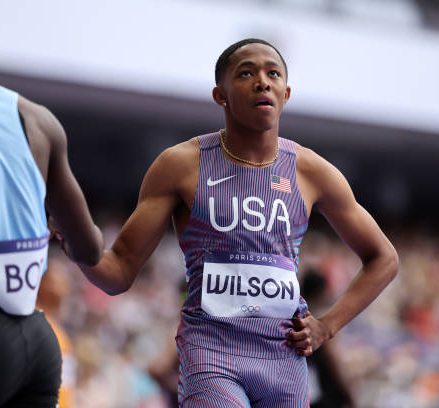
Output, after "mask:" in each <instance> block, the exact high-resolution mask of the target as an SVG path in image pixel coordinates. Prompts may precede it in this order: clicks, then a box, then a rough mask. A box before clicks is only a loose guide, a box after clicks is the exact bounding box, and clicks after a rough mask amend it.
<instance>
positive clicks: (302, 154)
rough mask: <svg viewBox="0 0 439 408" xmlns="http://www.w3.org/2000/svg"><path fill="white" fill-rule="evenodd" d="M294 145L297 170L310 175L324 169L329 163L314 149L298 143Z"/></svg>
mask: <svg viewBox="0 0 439 408" xmlns="http://www.w3.org/2000/svg"><path fill="white" fill-rule="evenodd" d="M295 145H296V154H297V164H296V166H297V170H298V171H299V172H301V173H303V174H304V175H308V176H311V175H313V174H314V173H316V172H317V173H318V172H320V171H322V170H324V169H325V168H326V167H328V166H331V164H330V163H329V162H328V161H327V160H325V159H324V158H323V157H322V156H320V155H318V154H317V153H316V152H315V151H314V150H312V149H309V148H307V147H304V146H302V145H300V144H298V143H295Z"/></svg>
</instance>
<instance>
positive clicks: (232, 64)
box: [229, 43, 284, 69]
mask: <svg viewBox="0 0 439 408" xmlns="http://www.w3.org/2000/svg"><path fill="white" fill-rule="evenodd" d="M244 62H251V63H262V64H266V63H275V64H276V65H279V66H280V67H282V68H284V66H283V63H282V59H281V58H280V56H279V54H278V53H277V52H276V51H275V50H274V49H273V48H272V47H270V46H269V45H266V44H260V43H252V44H247V45H244V46H242V47H241V48H238V49H237V50H236V51H235V52H234V53H233V54H232V55H231V56H230V58H229V68H231V69H233V68H236V67H237V66H239V65H241V64H242V63H244Z"/></svg>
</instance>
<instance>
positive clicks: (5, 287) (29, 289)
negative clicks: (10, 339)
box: [0, 236, 48, 315]
mask: <svg viewBox="0 0 439 408" xmlns="http://www.w3.org/2000/svg"><path fill="white" fill-rule="evenodd" d="M47 248H48V237H47V236H44V237H41V238H34V239H25V240H14V241H2V242H0V307H1V308H2V309H3V310H4V311H5V312H7V313H10V314H14V315H29V314H31V313H33V311H34V310H35V303H36V299H37V294H38V288H39V287H40V282H41V277H42V275H43V268H44V264H45V259H46V256H47Z"/></svg>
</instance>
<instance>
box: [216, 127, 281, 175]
mask: <svg viewBox="0 0 439 408" xmlns="http://www.w3.org/2000/svg"><path fill="white" fill-rule="evenodd" d="M219 133H220V140H221V147H222V149H223V150H224V152H225V153H226V154H227V156H229V158H231V159H233V160H234V161H236V162H239V163H242V164H246V165H249V166H254V167H263V166H268V165H270V164H272V163H274V162H275V161H276V159H277V156H278V153H279V144H278V139H277V136H276V138H275V141H274V142H275V144H274V146H273V143H272V140H269V141H265V142H266V143H265V144H266V145H267V146H264V143H261V142H264V140H261V139H259V140H258V138H257V137H256V136H255V135H253V136H252V138H251V139H250V140H248V139H247V138H243V137H242V136H241V137H240V140H239V142H240V143H235V144H233V140H232V141H231V139H230V136H229V133H228V130H226V129H221V130H220V131H219ZM235 139H236V136H235ZM271 139H272V138H271ZM255 141H256V144H255ZM243 142H244V143H243ZM249 142H250V143H249ZM248 145H250V146H253V147H256V148H255V149H251V148H249V147H247V146H248ZM238 146H241V147H242V149H241V152H240V153H238V150H239V149H238Z"/></svg>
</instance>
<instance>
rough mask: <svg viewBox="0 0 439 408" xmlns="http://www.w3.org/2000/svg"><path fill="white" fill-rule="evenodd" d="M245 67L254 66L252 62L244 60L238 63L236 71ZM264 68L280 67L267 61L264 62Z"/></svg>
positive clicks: (273, 62) (274, 62)
mask: <svg viewBox="0 0 439 408" xmlns="http://www.w3.org/2000/svg"><path fill="white" fill-rule="evenodd" d="M245 66H251V67H255V66H256V64H255V63H254V62H253V61H246V60H244V61H242V62H240V63H239V64H238V65H237V66H236V69H240V68H242V67H245ZM264 66H275V67H280V66H281V65H279V64H278V63H277V62H276V61H272V60H269V61H266V62H265V63H264Z"/></svg>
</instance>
